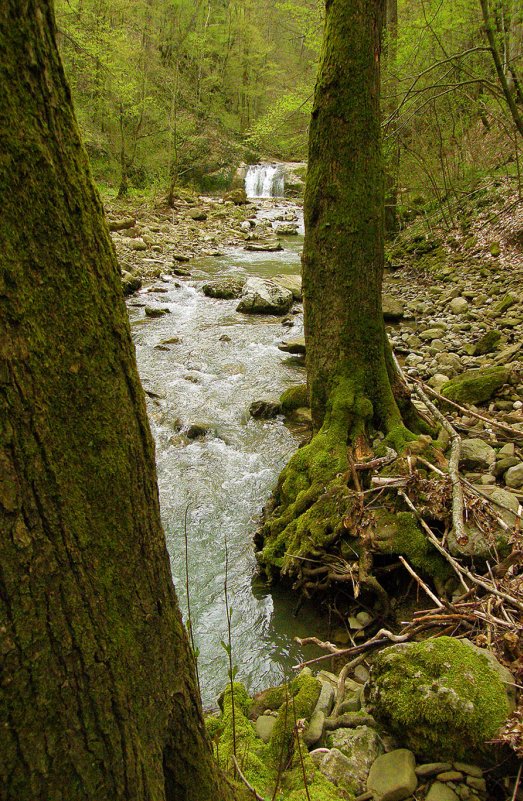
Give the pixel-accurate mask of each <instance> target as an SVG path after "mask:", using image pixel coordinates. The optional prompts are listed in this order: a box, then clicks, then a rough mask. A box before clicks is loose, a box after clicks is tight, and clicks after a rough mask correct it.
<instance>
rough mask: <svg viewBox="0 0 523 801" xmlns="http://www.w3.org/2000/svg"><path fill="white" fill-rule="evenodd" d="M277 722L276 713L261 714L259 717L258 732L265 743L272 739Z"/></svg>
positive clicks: (257, 721)
mask: <svg viewBox="0 0 523 801" xmlns="http://www.w3.org/2000/svg"><path fill="white" fill-rule="evenodd" d="M275 723H276V718H275V717H274V715H260V716H259V718H257V720H256V734H257V735H258V737H259V738H260V739H261V740H263V742H264V743H268V742H269V740H270V739H271V735H272V730H273V729H274V725H275Z"/></svg>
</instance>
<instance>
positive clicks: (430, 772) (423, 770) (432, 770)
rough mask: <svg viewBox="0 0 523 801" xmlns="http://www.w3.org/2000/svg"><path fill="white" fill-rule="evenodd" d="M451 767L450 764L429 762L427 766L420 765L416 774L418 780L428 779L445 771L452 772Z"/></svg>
mask: <svg viewBox="0 0 523 801" xmlns="http://www.w3.org/2000/svg"><path fill="white" fill-rule="evenodd" d="M451 767H452V765H451V764H450V762H427V763H426V764H425V765H418V766H417V768H416V771H415V772H416V776H418V778H420V779H427V778H429V777H430V776H436V774H438V773H441V772H442V771H444V770H450V769H451Z"/></svg>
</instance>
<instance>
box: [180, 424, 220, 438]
mask: <svg viewBox="0 0 523 801" xmlns="http://www.w3.org/2000/svg"><path fill="white" fill-rule="evenodd" d="M212 430H213V427H212V425H210V424H209V423H190V425H188V426H187V429H186V430H185V431H184V433H185V436H186V437H187V439H201V438H202V437H205V436H206V435H207V434H210V433H211V432H212Z"/></svg>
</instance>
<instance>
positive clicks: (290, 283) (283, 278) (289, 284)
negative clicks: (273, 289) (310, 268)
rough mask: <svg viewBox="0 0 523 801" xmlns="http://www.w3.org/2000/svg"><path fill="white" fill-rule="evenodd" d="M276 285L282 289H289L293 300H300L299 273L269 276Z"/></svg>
mask: <svg viewBox="0 0 523 801" xmlns="http://www.w3.org/2000/svg"><path fill="white" fill-rule="evenodd" d="M271 281H274V283H275V284H277V285H278V286H281V287H283V288H284V289H289V290H290V291H291V292H292V295H293V297H294V300H298V301H300V300H301V299H302V294H301V275H275V276H273V277H272V278H271Z"/></svg>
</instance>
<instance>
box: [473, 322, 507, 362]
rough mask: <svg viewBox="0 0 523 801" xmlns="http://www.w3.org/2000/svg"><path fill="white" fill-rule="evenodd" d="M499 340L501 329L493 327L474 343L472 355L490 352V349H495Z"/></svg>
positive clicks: (482, 354)
mask: <svg viewBox="0 0 523 801" xmlns="http://www.w3.org/2000/svg"><path fill="white" fill-rule="evenodd" d="M500 340H501V331H496V329H495V328H493V329H492V330H490V331H487V333H486V334H483V336H482V337H480V338H479V339H478V341H477V342H476V344H475V345H474V353H473V354H472V355H473V356H484V355H485V353H492V351H494V350H497V347H498V345H499V342H500Z"/></svg>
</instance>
